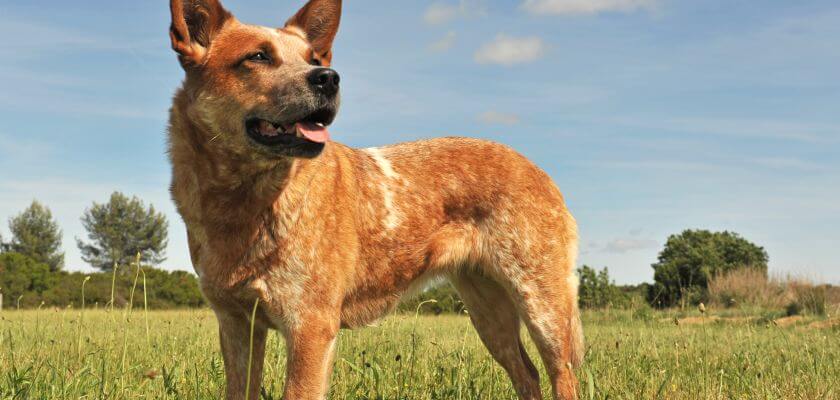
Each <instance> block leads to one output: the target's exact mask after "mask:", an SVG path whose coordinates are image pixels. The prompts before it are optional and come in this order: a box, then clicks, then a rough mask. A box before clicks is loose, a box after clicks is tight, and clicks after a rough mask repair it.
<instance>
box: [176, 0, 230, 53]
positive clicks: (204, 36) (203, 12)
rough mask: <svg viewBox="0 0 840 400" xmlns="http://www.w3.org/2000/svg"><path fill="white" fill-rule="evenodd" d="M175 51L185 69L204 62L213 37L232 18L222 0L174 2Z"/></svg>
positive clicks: (177, 0) (182, 0) (180, 0)
mask: <svg viewBox="0 0 840 400" xmlns="http://www.w3.org/2000/svg"><path fill="white" fill-rule="evenodd" d="M169 8H170V10H171V11H172V25H170V27H169V37H170V39H172V50H175V52H176V53H178V59H179V60H180V61H181V65H183V66H184V67H185V68H186V67H188V66H191V65H200V64H201V63H203V62H204V57H205V55H206V54H207V49H208V48H209V47H210V42H211V41H212V40H213V37H214V36H215V35H216V34H217V33H218V32H219V31H220V30H221V29H222V26H224V24H225V22H226V21H227V20H228V19H230V18H232V16H231V14H230V13H229V12H228V11H227V10H225V9H224V7H222V4H221V3H220V2H219V0H170V2H169Z"/></svg>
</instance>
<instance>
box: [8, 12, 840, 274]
mask: <svg viewBox="0 0 840 400" xmlns="http://www.w3.org/2000/svg"><path fill="white" fill-rule="evenodd" d="M223 4H224V5H225V6H226V8H227V9H228V10H230V11H231V12H232V13H233V14H234V15H235V16H236V17H237V18H239V19H240V20H241V21H243V22H246V23H253V24H261V25H272V26H280V25H282V24H283V22H284V21H285V20H286V19H287V18H288V17H289V16H291V15H292V14H293V13H294V12H295V11H296V10H297V9H298V8H299V7H300V6H302V5H303V4H304V2H303V1H294V2H292V1H284V2H281V1H266V0H253V1H245V0H239V1H234V0H223ZM570 4H571V5H570ZM573 4H576V3H574V2H565V1H559V0H517V1H516V2H515V3H513V2H500V1H482V0H459V1H434V2H422V3H419V2H418V3H411V4H402V3H400V4H394V3H384V4H382V3H381V2H373V1H369V0H368V1H357V2H353V3H350V4H346V5H345V9H344V16H343V19H342V25H341V28H340V31H339V34H338V37H337V40H336V45H335V52H334V54H335V55H334V58H333V62H334V64H333V67H334V68H335V69H336V70H338V72H339V73H340V74H341V77H342V91H343V95H342V108H341V110H340V111H339V114H338V118H337V120H336V123H335V124H334V125H333V126H332V127H331V131H332V136H333V138H334V139H335V140H336V141H338V142H341V143H344V144H347V145H350V146H353V147H368V146H380V145H386V144H391V143H396V142H400V141H409V140H417V139H422V138H430V137H437V136H451V135H460V136H469V137H476V138H483V139H488V140H494V141H498V142H501V143H504V144H507V145H509V146H511V147H513V148H514V149H516V150H517V151H519V152H520V153H522V154H524V155H525V156H527V157H528V158H530V159H531V160H532V161H534V162H535V163H536V164H537V165H538V166H539V167H541V168H542V169H544V170H545V171H546V172H548V173H549V175H551V177H552V178H553V179H554V181H555V183H557V185H558V186H559V187H560V189H561V191H562V192H563V194H564V196H565V198H566V200H567V203H568V206H569V208H570V210H571V211H572V213H573V214H574V215H575V217H576V218H577V221H578V224H579V229H580V237H581V242H580V255H579V257H578V265H583V264H586V265H589V266H591V267H593V268H596V269H601V268H602V267H605V266H606V267H608V268H609V270H610V276H611V278H612V279H614V280H615V281H616V282H617V283H618V284H638V283H642V282H651V281H652V280H653V269H652V268H651V264H653V263H655V262H656V259H657V255H658V253H659V251H660V250H661V249H662V246H663V245H664V243H665V240H666V239H667V237H668V236H669V235H672V234H678V233H680V232H682V231H683V230H685V229H708V230H713V231H723V230H728V231H733V232H737V233H738V234H740V235H741V236H743V237H744V238H746V239H747V240H749V241H751V242H753V243H756V244H757V245H759V246H762V247H764V248H765V250H766V251H767V252H768V254H769V257H770V263H769V273H770V274H780V275H785V274H792V275H794V276H804V277H808V278H811V279H814V280H817V281H823V282H828V283H833V284H837V283H840V265H838V264H840V263H838V261H837V259H838V257H837V256H836V255H835V253H836V250H835V247H836V244H837V243H840V232H837V230H836V229H835V227H836V226H838V225H840V201H838V199H840V113H838V112H837V111H838V106H837V105H838V104H840V79H838V77H840V74H839V73H838V72H837V71H840V52H838V51H837V49H838V47H840V4H838V3H836V2H830V1H808V2H800V3H796V4H791V3H789V2H784V1H767V2H761V3H759V2H751V3H750V4H746V3H739V4H730V3H727V2H723V1H713V2H704V3H703V4H696V3H690V2H685V1H665V0H615V1H611V2H598V3H592V5H590V6H589V7H582V8H581V7H577V8H576V6H574V5H573ZM0 10H2V11H3V12H2V16H0V22H1V23H0V34H2V36H3V37H5V38H7V39H6V40H4V41H2V42H0V53H2V55H3V57H2V61H0V85H2V86H3V87H6V88H7V89H6V90H4V91H2V92H0V222H1V223H0V233H2V235H3V237H4V238H5V239H8V238H9V230H8V227H7V226H6V222H7V220H8V219H9V218H11V217H12V216H14V215H16V214H17V213H19V212H21V211H22V210H23V209H24V208H25V207H27V206H28V205H29V203H30V202H31V201H32V200H38V201H40V202H41V203H43V204H44V205H46V206H47V207H49V208H50V209H51V210H52V212H53V215H54V217H55V218H56V219H57V220H58V223H59V225H60V227H61V228H62V230H63V233H64V236H63V250H64V251H65V254H66V259H65V270H70V271H76V270H81V271H93V269H92V268H91V267H90V266H89V265H87V264H85V263H84V262H83V261H81V258H80V256H79V253H80V252H79V249H78V248H77V247H76V243H75V239H76V238H77V237H78V238H80V239H86V232H84V230H83V228H82V225H81V222H80V218H81V216H82V213H83V212H84V211H85V209H86V208H88V207H90V206H91V205H92V203H93V202H97V203H103V202H106V201H107V199H108V196H110V194H111V193H112V192H113V191H115V190H119V191H122V192H123V193H125V194H126V195H129V196H134V195H136V196H138V197H139V198H141V199H142V200H143V201H144V202H145V203H146V204H147V205H148V204H153V205H154V206H155V208H156V209H157V210H159V211H162V212H163V213H165V215H166V216H167V219H168V220H169V247H168V250H167V252H166V255H167V260H166V261H164V262H163V263H162V264H161V265H159V267H161V268H164V269H168V270H172V269H179V270H187V271H191V272H192V271H193V269H192V267H191V263H190V261H189V253H188V248H187V244H186V234H185V231H184V227H183V223H182V222H181V220H180V217H179V216H178V214H177V213H176V212H175V209H174V206H173V204H172V201H171V200H170V199H169V194H168V186H169V164H168V161H167V158H166V153H165V151H166V134H165V132H166V123H167V117H168V114H167V109H168V107H169V104H170V101H171V97H172V94H173V93H174V92H175V90H176V88H177V87H178V85H179V83H180V82H181V80H182V78H183V70H182V69H181V67H180V66H179V65H178V62H177V60H176V57H175V54H174V53H173V52H172V50H171V49H170V44H169V37H168V34H167V32H168V26H169V9H168V7H167V6H166V5H165V4H163V3H162V4H160V5H154V6H151V7H150V6H149V4H148V3H147V2H143V3H140V2H130V3H126V4H114V3H108V4H96V5H94V4H71V3H66V2H58V1H45V2H41V3H40V4H30V3H12V2H0ZM382 32H388V34H383V33H382Z"/></svg>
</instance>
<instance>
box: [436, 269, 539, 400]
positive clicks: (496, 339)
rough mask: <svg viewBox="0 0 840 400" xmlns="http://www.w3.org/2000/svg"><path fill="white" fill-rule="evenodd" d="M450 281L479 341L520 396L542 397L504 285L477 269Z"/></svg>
mask: <svg viewBox="0 0 840 400" xmlns="http://www.w3.org/2000/svg"><path fill="white" fill-rule="evenodd" d="M451 281H452V283H453V285H454V286H455V288H456V290H457V291H458V293H459V294H460V296H461V300H462V301H463V302H464V304H465V305H466V306H467V312H468V313H469V316H470V320H471V321H472V324H473V326H475V329H476V330H477V331H478V335H479V337H481V341H482V342H484V345H485V346H486V347H487V350H489V351H490V354H492V356H493V358H494V359H495V360H496V361H497V362H498V363H499V364H501V366H502V368H504V369H505V371H506V372H507V374H508V376H510V379H511V381H513V387H514V389H515V390H516V393H517V395H518V396H519V398H520V399H521V400H541V399H542V394H541V393H540V380H539V373H538V372H537V368H536V367H534V364H533V362H531V359H530V358H529V357H528V354H527V353H526V352H525V348H524V347H523V346H522V342H521V339H520V336H519V327H520V321H519V316H518V315H517V311H516V307H515V306H514V303H513V302H512V301H511V299H510V296H509V295H508V293H507V292H506V291H505V289H504V288H503V287H502V286H501V285H499V284H498V283H496V282H495V281H493V280H491V279H490V278H487V277H484V276H482V275H481V274H479V273H477V272H458V273H456V274H454V275H453V276H452V278H451Z"/></svg>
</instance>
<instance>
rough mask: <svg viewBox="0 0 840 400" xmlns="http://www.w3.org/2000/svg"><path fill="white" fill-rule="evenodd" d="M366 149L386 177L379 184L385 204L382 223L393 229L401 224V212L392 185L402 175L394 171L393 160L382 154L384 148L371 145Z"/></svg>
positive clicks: (388, 228)
mask: <svg viewBox="0 0 840 400" xmlns="http://www.w3.org/2000/svg"><path fill="white" fill-rule="evenodd" d="M365 151H366V152H367V153H368V154H369V155H370V156H371V157H372V158H373V160H374V161H376V165H377V166H378V167H379V170H380V171H382V175H384V176H385V179H383V180H382V182H380V184H379V187H380V189H381V190H382V197H383V203H384V205H385V220H384V221H382V224H383V225H384V226H385V229H386V230H392V229H394V228H396V227H397V226H398V225H399V224H400V217H399V212H398V211H397V209H396V207H395V206H394V191H393V190H391V185H392V184H393V182H392V181H397V180H399V179H400V175H399V174H397V172H396V171H394V168H393V167H392V166H391V162H390V161H388V159H387V158H385V155H384V154H382V149H380V148H377V147H371V148H368V149H365Z"/></svg>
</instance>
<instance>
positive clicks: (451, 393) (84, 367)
mask: <svg viewBox="0 0 840 400" xmlns="http://www.w3.org/2000/svg"><path fill="white" fill-rule="evenodd" d="M141 312H142V311H137V310H135V311H134V312H133V313H131V312H130V311H129V310H119V309H115V310H112V311H107V310H97V311H94V310H87V311H85V312H84V314H82V313H80V311H79V310H78V309H61V310H56V309H52V310H32V311H4V312H2V313H0V399H79V398H85V399H218V398H220V396H221V394H222V393H223V390H224V372H223V371H224V369H223V366H222V361H221V356H220V355H219V350H218V344H217V338H216V322H215V319H214V317H213V314H212V313H211V312H210V311H208V310H198V311H155V312H148V314H146V313H142V315H141ZM676 316H679V315H677V314H673V313H666V312H653V313H652V314H646V316H645V317H644V318H642V319H640V318H638V317H635V316H634V314H633V313H631V312H624V311H603V312H587V313H585V314H584V327H585V333H586V337H587V347H588V351H587V356H586V362H585V363H584V366H583V367H582V368H581V369H580V370H579V371H578V376H579V377H580V380H581V398H582V399H607V398H609V399H657V398H659V399H809V400H810V399H838V398H840V387H838V383H837V381H838V377H840V329H838V326H837V325H836V324H834V325H832V324H831V323H825V320H824V319H820V321H821V322H820V323H819V324H818V325H819V326H820V327H815V326H814V325H811V323H812V321H814V320H815V317H811V318H810V319H809V318H806V319H804V320H798V322H797V323H796V324H794V325H791V326H781V325H777V324H774V323H772V322H769V321H768V320H766V319H757V320H756V319H737V320H736V319H732V320H731V322H723V321H728V320H718V321H716V322H711V321H712V320H711V319H710V320H709V321H706V322H709V323H705V324H704V323H694V324H689V323H687V322H685V323H680V324H675V323H674V318H675V317H676ZM696 317H697V316H695V319H694V320H695V322H696ZM703 318H705V317H700V322H704V320H703ZM685 321H688V320H685ZM528 347H529V350H530V353H531V354H532V356H535V355H536V352H535V351H534V349H533V346H531V345H530V343H529V346H528ZM267 353H268V356H267V360H266V374H265V380H264V382H263V388H262V392H263V397H264V398H265V399H279V398H280V396H281V393H282V382H283V376H284V368H285V362H284V349H283V344H282V341H281V340H280V338H279V337H278V336H277V335H276V334H271V335H270V336H269V342H268V351H267ZM331 382H332V389H331V396H330V398H331V399H428V400H432V399H515V395H514V393H513V390H512V388H511V386H510V383H509V381H508V379H507V377H506V376H505V374H504V372H503V371H502V370H501V368H499V367H498V366H497V365H496V364H495V363H494V362H493V360H492V359H491V358H490V356H489V355H488V353H487V352H486V350H484V348H483V347H482V345H481V343H480V341H479V339H478V337H477V336H476V334H475V333H474V331H473V330H472V327H471V326H470V325H469V321H468V319H467V318H465V317H463V316H437V317H426V316H421V317H417V318H415V316H401V315H396V316H391V317H389V318H387V319H385V320H384V321H383V322H382V323H381V324H380V326H379V327H375V328H367V329H363V330H359V331H344V332H342V333H341V338H340V343H339V355H338V357H337V359H336V364H335V373H334V374H333V378H332V381H331ZM543 386H544V388H545V390H546V392H545V393H546V395H547V393H548V392H547V389H548V387H547V385H546V384H544V385H543ZM254 390H256V389H254ZM547 398H548V397H547Z"/></svg>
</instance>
